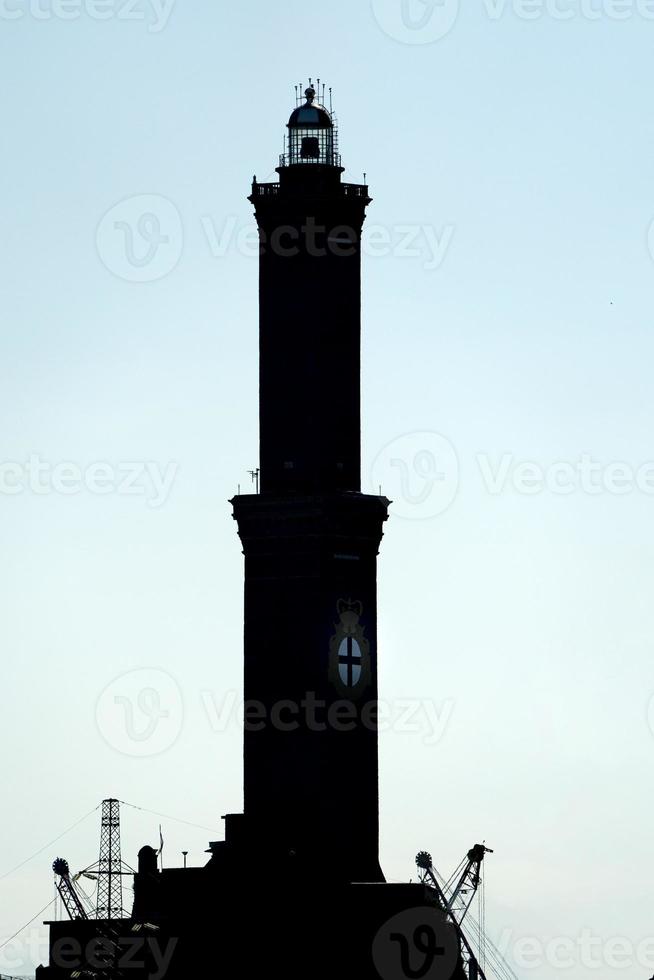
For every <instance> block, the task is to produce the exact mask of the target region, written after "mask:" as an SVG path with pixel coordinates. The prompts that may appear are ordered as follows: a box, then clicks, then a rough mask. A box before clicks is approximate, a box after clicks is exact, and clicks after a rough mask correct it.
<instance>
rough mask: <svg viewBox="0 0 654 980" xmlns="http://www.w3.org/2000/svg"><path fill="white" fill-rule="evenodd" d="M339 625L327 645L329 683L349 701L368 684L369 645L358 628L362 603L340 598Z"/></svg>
mask: <svg viewBox="0 0 654 980" xmlns="http://www.w3.org/2000/svg"><path fill="white" fill-rule="evenodd" d="M336 611H337V613H338V618H339V622H338V623H336V624H335V629H336V632H335V633H334V635H333V636H332V638H331V641H330V644H329V676H330V680H331V682H332V684H333V685H334V686H335V687H336V688H337V689H338V690H339V691H340V692H341V694H343V695H345V696H347V697H348V698H350V699H356V698H359V697H360V696H361V695H362V694H363V692H364V691H365V689H366V688H367V687H368V685H369V683H370V674H371V670H370V644H369V643H368V641H367V639H366V638H365V635H364V630H363V626H362V625H361V616H362V615H363V603H362V602H359V601H354V600H352V599H347V600H345V599H339V600H338V602H337V604H336Z"/></svg>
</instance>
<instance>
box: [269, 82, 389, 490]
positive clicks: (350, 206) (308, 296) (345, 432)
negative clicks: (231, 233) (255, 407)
mask: <svg viewBox="0 0 654 980" xmlns="http://www.w3.org/2000/svg"><path fill="white" fill-rule="evenodd" d="M318 91H320V89H318ZM318 91H317V90H316V89H315V88H314V87H313V85H310V86H309V87H308V88H307V89H306V91H305V92H304V99H302V97H301V96H299V94H298V90H296V101H297V103H298V104H297V106H296V108H295V110H294V111H293V112H292V113H291V117H290V119H289V122H288V136H287V138H286V145H285V147H284V150H285V152H284V154H283V155H282V157H281V160H280V166H279V167H278V168H277V173H278V174H279V180H278V181H275V182H274V183H265V184H261V183H259V182H258V181H257V179H256V177H255V178H254V181H253V184H252V194H251V196H250V201H251V202H252V204H253V205H254V210H255V215H256V219H257V224H258V226H259V236H260V250H259V254H260V262H259V308H260V317H259V323H260V330H259V351H260V358H259V363H260V367H259V419H260V457H261V491H262V493H271V494H277V495H286V494H295V495H315V494H329V493H334V492H350V493H358V492H360V488H361V460H360V439H361V418H360V373H361V355H360V340H361V337H360V334H361V231H362V227H363V223H364V220H365V215H366V207H367V206H368V204H369V203H370V197H369V195H368V187H367V186H366V185H365V184H348V183H345V182H344V181H343V179H342V175H343V167H342V166H341V159H340V155H339V152H338V130H337V126H336V120H335V117H334V114H333V112H332V111H331V109H326V108H325V106H324V105H323V104H322V102H321V101H319V100H318V98H317V96H318ZM323 91H324V90H323ZM323 99H324V95H323Z"/></svg>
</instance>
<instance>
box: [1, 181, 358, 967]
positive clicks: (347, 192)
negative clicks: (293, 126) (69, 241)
mask: <svg viewBox="0 0 654 980" xmlns="http://www.w3.org/2000/svg"><path fill="white" fill-rule="evenodd" d="M339 187H340V188H341V190H342V192H343V197H365V198H367V197H368V196H369V194H368V185H367V184H339ZM280 192H281V184H277V183H275V184H253V185H252V196H253V197H277V196H278V195H279V194H280ZM0 980H3V978H2V977H0Z"/></svg>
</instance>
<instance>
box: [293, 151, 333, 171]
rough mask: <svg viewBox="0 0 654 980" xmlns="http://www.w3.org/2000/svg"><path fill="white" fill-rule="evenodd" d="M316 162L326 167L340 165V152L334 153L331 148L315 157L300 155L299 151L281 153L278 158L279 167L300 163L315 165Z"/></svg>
mask: <svg viewBox="0 0 654 980" xmlns="http://www.w3.org/2000/svg"><path fill="white" fill-rule="evenodd" d="M317 163H318V164H322V165H323V166H327V167H340V166H341V154H340V153H336V151H334V150H333V151H331V152H330V153H328V154H321V156H320V157H319V158H318V159H316V158H315V157H306V158H305V157H302V156H300V155H299V153H282V154H281V156H280V158H279V166H280V167H290V166H296V165H302V164H306V165H307V166H309V167H311V166H313V167H315V165H316V164H317Z"/></svg>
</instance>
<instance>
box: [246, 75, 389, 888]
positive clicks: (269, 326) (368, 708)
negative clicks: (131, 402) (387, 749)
mask: <svg viewBox="0 0 654 980" xmlns="http://www.w3.org/2000/svg"><path fill="white" fill-rule="evenodd" d="M277 172H278V174H279V181H278V182H275V183H271V184H262V183H259V182H258V181H257V180H256V178H255V180H254V182H253V185H252V194H251V197H250V201H251V202H252V204H253V205H254V209H255V214H256V219H257V223H258V227H259V234H260V272H259V300H260V323H259V348H260V365H259V392H260V404H259V408H260V458H261V475H260V493H258V494H256V495H251V496H245V497H244V496H239V497H237V498H235V500H234V501H233V505H234V516H235V518H236V520H237V522H238V529H239V534H240V537H241V541H242V543H243V551H244V554H245V675H244V683H245V688H244V689H245V702H246V705H248V704H250V705H260V706H262V717H265V719H266V723H265V724H264V723H262V722H260V723H257V722H258V721H259V719H257V717H256V712H255V710H254V708H253V709H252V722H251V723H250V721H249V719H248V718H247V716H246V725H245V754H244V764H245V765H244V788H245V801H244V807H245V815H244V819H245V825H246V826H247V828H248V832H249V833H253V834H255V835H256V837H257V839H258V840H264V839H265V840H266V846H267V849H268V853H269V854H270V855H275V859H276V860H278V861H280V862H282V863H284V862H288V861H291V862H292V863H293V864H294V865H296V866H298V867H299V866H305V867H306V866H311V865H314V864H315V860H316V855H317V854H320V856H321V860H322V862H323V872H322V874H323V876H327V877H329V878H330V879H340V880H343V881H370V882H374V881H383V876H382V873H381V870H380V867H379V860H378V840H379V832H378V809H379V799H378V762H377V698H378V694H377V596H376V592H377V568H376V564H377V553H378V551H379V545H380V542H381V538H382V528H383V525H384V522H385V521H386V520H387V516H388V513H387V510H388V503H389V502H388V501H387V500H386V499H384V498H381V497H379V496H367V495H365V494H362V493H361V407H360V402H361V395H360V375H361V232H362V227H363V223H364V220H365V214H366V207H367V206H368V204H369V203H370V201H371V198H370V196H369V193H368V188H367V186H365V185H363V184H348V183H345V182H344V181H343V179H342V175H343V172H344V170H343V167H342V166H341V159H340V156H339V153H338V131H337V127H336V124H335V120H334V117H333V115H332V113H331V112H330V111H329V110H328V109H326V108H325V107H324V106H323V105H322V104H320V103H319V102H318V100H317V91H316V89H315V88H314V87H313V86H310V87H309V88H307V89H306V91H305V93H304V99H301V100H300V104H299V105H298V107H297V108H296V109H295V111H294V112H293V113H292V115H291V118H290V120H289V123H288V137H287V145H286V152H285V154H284V155H283V156H282V158H281V160H280V166H279V167H278V169H277Z"/></svg>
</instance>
